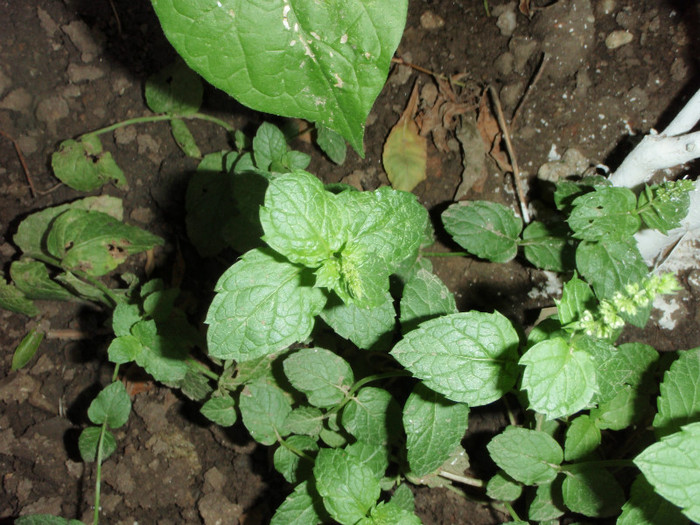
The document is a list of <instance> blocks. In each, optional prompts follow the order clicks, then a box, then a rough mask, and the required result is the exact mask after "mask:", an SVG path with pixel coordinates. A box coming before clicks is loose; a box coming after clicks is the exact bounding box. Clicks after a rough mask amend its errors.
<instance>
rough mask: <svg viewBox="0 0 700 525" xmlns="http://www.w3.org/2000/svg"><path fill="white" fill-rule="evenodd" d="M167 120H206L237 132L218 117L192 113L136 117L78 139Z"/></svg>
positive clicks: (230, 131)
mask: <svg viewBox="0 0 700 525" xmlns="http://www.w3.org/2000/svg"><path fill="white" fill-rule="evenodd" d="M166 120H168V121H170V120H205V121H207V122H212V123H214V124H217V125H218V126H221V127H222V128H224V129H225V130H226V131H227V132H229V133H233V132H234V131H235V128H234V127H233V126H231V125H230V124H229V123H228V122H225V121H223V120H221V119H219V118H216V117H212V116H211V115H205V114H204V113H192V114H190V115H151V116H146V117H136V118H130V119H127V120H122V121H121V122H117V123H115V124H112V125H111V126H107V127H106V128H100V129H98V130H95V131H91V132H89V133H83V134H82V135H80V136H79V137H78V139H82V138H83V137H87V136H89V135H95V136H97V135H104V134H105V133H109V132H110V131H114V130H116V129H119V128H123V127H126V126H131V125H133V124H147V123H150V122H163V121H166Z"/></svg>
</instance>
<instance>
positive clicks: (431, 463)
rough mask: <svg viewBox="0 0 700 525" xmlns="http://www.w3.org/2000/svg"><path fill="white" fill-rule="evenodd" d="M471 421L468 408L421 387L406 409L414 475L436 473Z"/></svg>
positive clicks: (415, 389)
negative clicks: (469, 420)
mask: <svg viewBox="0 0 700 525" xmlns="http://www.w3.org/2000/svg"><path fill="white" fill-rule="evenodd" d="M468 418H469V407H468V406H467V405H465V404H463V403H455V402H453V401H449V400H447V399H445V397H444V396H443V395H442V394H439V393H437V392H434V391H432V390H430V389H429V388H427V387H426V386H424V385H423V384H422V383H418V384H417V385H416V386H415V387H414V389H413V391H412V392H411V394H410V395H409V396H408V399H407V400H406V404H405V405H404V407H403V427H404V430H405V431H406V451H407V458H408V464H409V465H410V467H411V472H412V473H413V474H415V475H416V476H419V477H421V476H425V475H426V474H430V473H432V472H434V471H435V470H437V469H438V468H439V467H440V466H441V465H442V464H443V463H444V462H445V461H446V460H447V458H449V457H450V454H451V453H452V452H453V451H454V450H455V449H456V448H457V447H458V446H459V444H460V441H461V440H462V438H463V437H464V433H465V431H466V429H467V421H468Z"/></svg>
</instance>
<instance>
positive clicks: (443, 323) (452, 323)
mask: <svg viewBox="0 0 700 525" xmlns="http://www.w3.org/2000/svg"><path fill="white" fill-rule="evenodd" d="M518 343H519V338H518V334H517V332H516V331H515V329H514V328H513V326H512V325H511V324H510V321H508V320H507V319H506V318H505V317H503V316H502V315H501V314H499V313H492V314H486V313H481V312H475V311H472V312H466V313H457V314H451V315H445V316H442V317H439V318H437V319H431V320H429V321H426V322H424V323H422V324H421V325H420V326H419V327H418V328H417V329H415V330H413V331H412V332H409V333H408V334H406V336H405V337H404V338H403V339H402V340H401V341H400V342H399V343H398V344H397V345H396V346H395V347H394V349H393V350H392V351H391V354H392V355H393V356H394V357H395V358H396V360H397V361H399V363H401V364H402V365H403V366H404V367H405V368H407V369H408V370H410V371H411V372H412V373H413V374H414V375H415V376H416V377H418V378H420V379H422V380H423V381H425V383H426V386H428V387H429V388H431V389H432V390H435V391H436V392H440V393H441V394H443V395H444V396H445V397H447V398H448V399H451V400H453V401H458V402H463V403H467V404H469V405H470V406H479V405H485V404H488V403H490V402H492V401H495V400H496V399H499V398H500V397H501V396H503V395H504V394H505V393H506V392H507V391H508V390H510V389H511V388H512V387H513V385H514V384H515V380H516V376H517V366H516V360H517V358H518V355H517V347H518Z"/></svg>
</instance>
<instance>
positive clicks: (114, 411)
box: [88, 381, 131, 428]
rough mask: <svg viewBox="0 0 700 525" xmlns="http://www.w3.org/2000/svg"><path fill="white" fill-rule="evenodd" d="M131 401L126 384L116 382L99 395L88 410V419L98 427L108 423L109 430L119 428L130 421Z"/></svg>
mask: <svg viewBox="0 0 700 525" xmlns="http://www.w3.org/2000/svg"><path fill="white" fill-rule="evenodd" d="M130 412H131V399H129V394H127V393H126V388H125V387H124V383H122V382H121V381H114V382H113V383H110V384H109V385H107V386H106V387H104V388H103V389H102V391H100V393H99V394H97V397H96V398H95V399H93V400H92V403H90V407H89V408H88V417H89V418H90V421H92V422H93V423H94V424H96V425H101V424H102V423H107V426H108V427H109V428H119V427H121V426H122V425H124V423H126V421H127V420H128V419H129V413H130Z"/></svg>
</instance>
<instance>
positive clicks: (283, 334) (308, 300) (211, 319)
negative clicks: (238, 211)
mask: <svg viewBox="0 0 700 525" xmlns="http://www.w3.org/2000/svg"><path fill="white" fill-rule="evenodd" d="M306 279H308V277H306V276H305V275H304V273H303V268H300V267H298V266H295V265H293V264H290V263H289V262H287V261H285V260H283V259H281V258H280V257H279V256H278V255H276V254H274V253H272V252H270V251H269V250H252V251H250V252H248V253H246V254H245V255H244V256H243V257H242V258H241V259H240V260H239V261H238V262H237V263H236V264H234V265H233V266H231V267H230V268H229V269H228V270H226V272H224V274H223V275H222V276H221V278H220V279H219V282H218V283H217V285H216V292H217V294H216V296H215V297H214V300H213V301H212V303H211V306H210V307H209V312H208V313H207V318H206V323H207V324H208V325H209V330H208V332H207V342H208V350H209V354H210V355H211V356H213V357H218V358H221V359H235V360H236V361H250V360H252V359H257V358H259V357H262V356H264V355H268V354H272V353H275V352H277V351H279V350H282V349H283V348H286V347H287V346H289V345H291V344H293V343H296V342H299V341H303V340H304V339H306V338H307V337H308V336H309V334H310V333H311V330H312V328H313V326H314V317H315V316H316V315H317V314H318V313H319V312H320V311H321V309H322V308H323V305H324V304H325V297H324V296H323V293H322V292H321V291H320V290H318V289H315V288H311V287H310V286H305V285H304V281H305V280H306Z"/></svg>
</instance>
